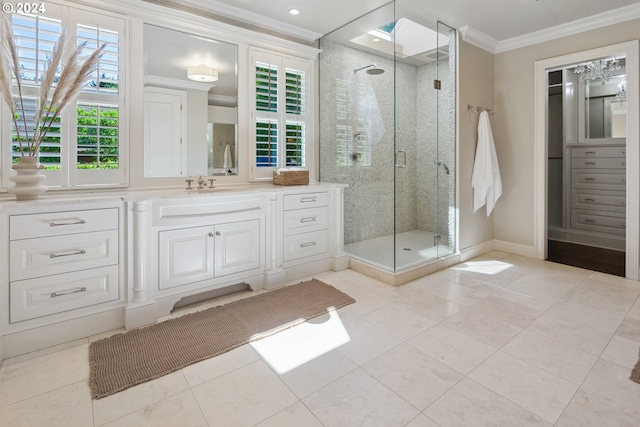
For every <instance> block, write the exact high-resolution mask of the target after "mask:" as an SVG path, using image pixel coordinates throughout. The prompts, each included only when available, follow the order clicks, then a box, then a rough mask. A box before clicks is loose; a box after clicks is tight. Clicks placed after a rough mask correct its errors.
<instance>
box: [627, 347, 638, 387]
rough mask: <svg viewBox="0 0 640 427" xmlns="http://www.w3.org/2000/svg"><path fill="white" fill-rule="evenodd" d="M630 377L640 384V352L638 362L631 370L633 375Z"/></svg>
mask: <svg viewBox="0 0 640 427" xmlns="http://www.w3.org/2000/svg"><path fill="white" fill-rule="evenodd" d="M639 353H640V352H639ZM629 379H630V380H631V381H635V382H637V383H639V384H640V354H638V363H636V366H635V367H634V368H633V371H631V376H630V377H629Z"/></svg>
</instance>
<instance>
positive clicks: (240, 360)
mask: <svg viewBox="0 0 640 427" xmlns="http://www.w3.org/2000/svg"><path fill="white" fill-rule="evenodd" d="M259 359H260V356H258V354H257V353H256V352H255V351H254V350H253V349H252V348H251V346H250V345H248V344H247V345H243V346H240V347H237V348H234V349H233V350H231V351H228V352H226V353H223V354H220V355H218V356H216V357H212V358H210V359H207V360H203V361H202V362H198V363H194V364H193V365H189V366H187V367H186V368H183V369H182V373H183V374H184V377H185V379H186V380H187V383H189V386H190V387H195V386H197V385H200V384H202V383H205V382H207V381H209V380H212V379H214V378H217V377H219V376H221V375H224V374H228V373H229V372H231V371H233V370H236V369H238V368H241V367H243V366H246V365H248V364H250V363H253V362H255V361H256V360H259Z"/></svg>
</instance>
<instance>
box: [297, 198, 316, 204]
mask: <svg viewBox="0 0 640 427" xmlns="http://www.w3.org/2000/svg"><path fill="white" fill-rule="evenodd" d="M315 201H316V197H315V196H314V197H302V198H301V199H300V203H313V202H315Z"/></svg>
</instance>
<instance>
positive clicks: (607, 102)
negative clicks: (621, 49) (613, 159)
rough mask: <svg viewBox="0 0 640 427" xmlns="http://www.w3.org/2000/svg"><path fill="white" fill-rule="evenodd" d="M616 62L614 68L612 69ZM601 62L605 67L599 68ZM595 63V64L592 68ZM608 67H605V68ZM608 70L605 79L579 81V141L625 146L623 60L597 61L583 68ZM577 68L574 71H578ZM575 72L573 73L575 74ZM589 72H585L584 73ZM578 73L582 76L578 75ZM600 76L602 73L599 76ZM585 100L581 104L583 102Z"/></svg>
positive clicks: (624, 80)
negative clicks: (622, 144) (613, 63)
mask: <svg viewBox="0 0 640 427" xmlns="http://www.w3.org/2000/svg"><path fill="white" fill-rule="evenodd" d="M612 61H616V63H617V65H616V66H611V63H612ZM602 63H604V64H605V65H598V64H602ZM593 64H596V65H593ZM607 64H608V65H607ZM582 66H583V68H584V67H587V66H591V67H596V68H601V67H608V68H611V70H610V71H608V72H605V73H604V74H605V75H604V77H600V78H595V79H589V78H583V77H582V76H580V79H579V85H578V88H579V93H580V96H579V98H578V99H579V100H580V101H579V103H578V120H579V141H580V142H590V143H624V142H625V138H626V137H627V134H626V132H627V131H626V129H627V102H626V101H627V97H626V74H625V73H626V71H625V68H626V67H625V59H624V58H613V59H611V58H604V59H597V60H594V61H591V62H589V63H586V64H584V65H582ZM579 67H580V65H579V66H578V67H576V68H575V69H574V70H576V69H578V68H579ZM574 72H575V71H574ZM585 72H588V71H584V72H583V73H585ZM578 74H581V73H579V72H578ZM601 74H602V73H601ZM582 101H584V102H582Z"/></svg>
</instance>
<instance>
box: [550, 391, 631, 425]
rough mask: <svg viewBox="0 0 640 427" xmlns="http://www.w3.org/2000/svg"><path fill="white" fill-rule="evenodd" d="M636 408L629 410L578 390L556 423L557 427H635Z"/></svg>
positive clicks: (598, 396)
mask: <svg viewBox="0 0 640 427" xmlns="http://www.w3.org/2000/svg"><path fill="white" fill-rule="evenodd" d="M638 420H640V411H639V410H638V406H637V405H636V407H635V408H630V407H628V406H625V405H621V404H619V403H617V402H616V401H614V400H611V399H607V398H606V397H604V396H602V395H601V394H598V393H595V392H593V391H590V390H585V389H582V388H581V389H580V390H578V392H577V393H576V395H575V397H574V398H573V399H572V400H571V402H570V403H569V406H567V409H565V411H564V413H563V414H562V416H560V418H559V419H558V422H557V423H556V426H557V427H605V426H607V427H608V426H616V427H637V425H638Z"/></svg>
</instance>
